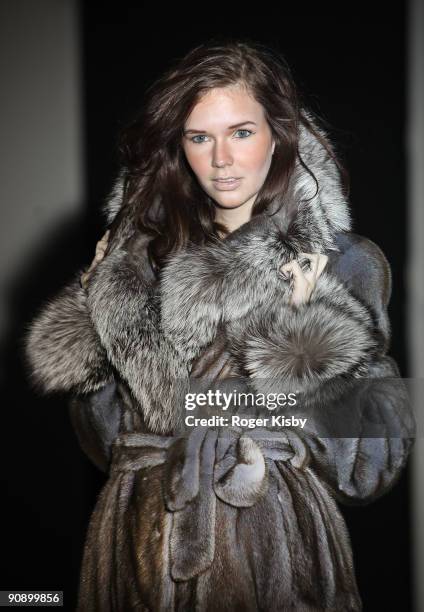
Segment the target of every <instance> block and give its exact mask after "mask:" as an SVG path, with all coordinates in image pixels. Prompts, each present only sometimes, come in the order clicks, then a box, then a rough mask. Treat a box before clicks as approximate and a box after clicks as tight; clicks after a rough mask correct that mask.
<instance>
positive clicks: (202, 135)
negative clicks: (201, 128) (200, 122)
mask: <svg viewBox="0 0 424 612" xmlns="http://www.w3.org/2000/svg"><path fill="white" fill-rule="evenodd" d="M196 138H205V135H204V134H199V135H198V136H193V138H191V139H190V140H191V142H194V143H196V144H200V143H202V142H205V141H204V140H195V139H196Z"/></svg>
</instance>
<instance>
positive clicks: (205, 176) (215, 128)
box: [183, 85, 275, 211]
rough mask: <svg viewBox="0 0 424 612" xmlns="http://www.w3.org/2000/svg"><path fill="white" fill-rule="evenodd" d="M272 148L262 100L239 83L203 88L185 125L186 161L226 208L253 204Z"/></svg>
mask: <svg viewBox="0 0 424 612" xmlns="http://www.w3.org/2000/svg"><path fill="white" fill-rule="evenodd" d="M274 148H275V142H274V140H273V138H272V133H271V129H270V127H269V124H268V122H267V121H266V119H265V114H264V109H263V107H262V105H261V104H259V102H257V101H256V100H255V99H254V98H253V97H252V96H251V95H250V94H249V93H248V92H247V90H246V89H245V88H244V87H243V86H241V85H233V86H231V87H223V88H216V89H212V90H210V91H209V92H207V93H206V94H204V95H203V97H202V98H201V99H200V100H199V102H198V103H197V104H196V106H195V107H194V109H193V111H192V112H191V114H190V116H189V117H188V119H187V121H186V123H185V125H184V135H183V149H184V153H185V155H186V158H187V161H188V163H189V164H190V167H191V168H192V170H193V172H194V174H195V175H196V177H197V180H198V181H199V183H200V185H201V186H202V188H203V189H204V191H206V193H207V194H208V195H209V196H210V197H211V198H212V199H213V200H214V201H215V202H216V204H217V205H218V206H219V207H222V208H225V209H235V208H240V207H245V208H246V209H249V211H250V210H251V209H252V206H253V204H254V201H255V199H256V196H257V194H258V191H259V190H260V188H261V187H262V185H263V183H264V181H265V178H266V176H267V174H268V170H269V167H270V165H271V160H272V154H273V152H274ZM219 179H230V180H228V181H220V180H219Z"/></svg>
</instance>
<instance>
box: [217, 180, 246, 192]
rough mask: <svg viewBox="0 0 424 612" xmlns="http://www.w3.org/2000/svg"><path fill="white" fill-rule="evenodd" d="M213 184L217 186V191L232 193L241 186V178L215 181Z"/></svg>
mask: <svg viewBox="0 0 424 612" xmlns="http://www.w3.org/2000/svg"><path fill="white" fill-rule="evenodd" d="M212 182H213V184H214V186H215V189H217V190H218V191H231V190H232V189H237V187H238V186H239V185H240V182H241V178H237V179H231V180H228V179H225V180H223V179H213V181H212Z"/></svg>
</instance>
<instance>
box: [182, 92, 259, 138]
mask: <svg viewBox="0 0 424 612" xmlns="http://www.w3.org/2000/svg"><path fill="white" fill-rule="evenodd" d="M263 117H264V110H263V107H262V105H261V104H260V103H259V102H257V100H255V98H254V97H253V96H252V95H251V94H250V92H249V91H248V90H247V89H246V88H245V87H243V86H239V85H232V86H229V87H219V88H218V87H217V88H214V89H211V90H209V91H207V92H206V93H205V94H203V95H202V96H201V98H200V99H199V100H198V102H197V103H196V105H195V106H194V108H193V110H192V111H191V113H190V115H189V116H188V118H187V120H186V123H185V128H186V129H193V130H198V131H202V130H204V129H206V128H205V125H206V124H208V126H209V127H212V126H213V127H215V128H216V129H227V128H230V127H232V126H234V125H235V124H239V123H241V122H245V121H252V122H256V123H257V122H260V121H261V119H263Z"/></svg>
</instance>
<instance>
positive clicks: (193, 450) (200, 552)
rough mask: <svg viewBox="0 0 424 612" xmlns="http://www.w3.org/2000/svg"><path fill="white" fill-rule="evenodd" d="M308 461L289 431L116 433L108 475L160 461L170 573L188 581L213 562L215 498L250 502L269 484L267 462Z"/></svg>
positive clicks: (242, 504)
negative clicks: (168, 518)
mask: <svg viewBox="0 0 424 612" xmlns="http://www.w3.org/2000/svg"><path fill="white" fill-rule="evenodd" d="M273 461H290V462H291V464H292V465H293V466H295V467H297V468H303V467H305V466H306V465H307V463H308V453H307V448H306V446H305V444H304V443H303V442H302V440H301V438H300V437H299V436H298V435H297V434H296V433H294V432H293V431H291V430H286V431H284V432H280V431H278V432H271V431H269V430H266V429H262V428H257V429H254V430H252V431H249V434H246V433H242V435H240V433H239V432H235V431H233V430H230V431H225V434H222V433H221V431H220V432H218V430H214V429H208V428H205V427H196V428H194V429H193V431H192V432H190V434H189V435H188V436H181V437H175V436H171V437H166V436H159V435H154V434H141V433H129V434H121V435H120V436H118V437H117V438H116V440H115V441H114V444H113V456H112V464H111V474H112V475H113V474H114V473H116V472H122V471H137V470H140V469H145V468H150V467H154V466H157V465H162V464H164V471H165V473H164V501H165V507H166V510H167V511H168V512H170V513H172V519H173V520H172V529H171V541H170V555H171V575H172V578H173V579H174V580H189V579H190V578H193V577H194V576H197V575H198V574H201V573H202V572H203V571H205V570H206V569H207V568H208V567H209V566H210V565H211V563H212V561H213V558H214V550H215V512H216V497H218V498H219V499H220V500H222V501H223V502H225V503H227V504H229V505H231V506H234V507H237V508H247V507H249V506H253V505H254V504H255V503H256V502H257V501H258V499H260V498H261V497H262V496H263V495H265V493H266V491H267V489H268V477H269V462H273Z"/></svg>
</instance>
